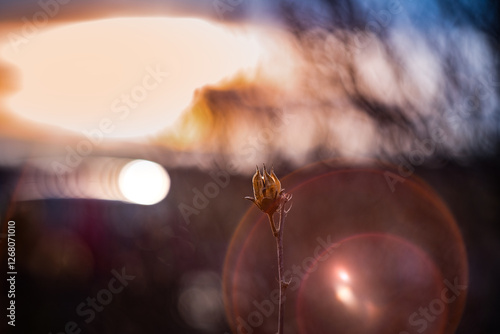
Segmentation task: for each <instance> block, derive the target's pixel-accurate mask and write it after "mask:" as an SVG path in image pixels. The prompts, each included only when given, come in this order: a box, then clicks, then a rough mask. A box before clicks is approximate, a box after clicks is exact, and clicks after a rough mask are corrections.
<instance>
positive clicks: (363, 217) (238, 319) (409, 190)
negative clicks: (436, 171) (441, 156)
mask: <svg viewBox="0 0 500 334" xmlns="http://www.w3.org/2000/svg"><path fill="white" fill-rule="evenodd" d="M332 166H334V167H332ZM387 172H391V173H393V172H394V169H391V167H390V166H386V169H382V168H380V167H377V168H373V167H365V166H361V167H352V165H349V168H346V167H345V164H342V163H338V164H336V165H335V164H328V165H326V164H323V163H318V164H315V165H312V166H309V167H307V168H306V169H304V170H301V171H297V172H295V173H293V174H291V175H289V176H287V177H285V178H283V179H282V184H283V187H284V188H286V189H287V192H288V193H291V194H293V200H292V201H293V207H292V210H291V211H290V213H289V214H288V215H287V218H286V222H285V231H284V253H285V254H284V259H285V268H284V269H285V273H284V275H285V277H284V278H285V280H290V285H289V286H288V288H287V295H286V307H285V314H284V317H285V320H284V321H285V327H286V328H289V329H290V330H291V331H294V332H296V333H301V334H302V333H336V332H342V333H356V334H359V333H365V334H375V333H389V332H391V333H392V332H394V333H400V332H402V333H404V332H405V331H406V332H410V333H413V332H418V331H421V332H423V333H427V334H430V333H432V334H444V333H446V334H451V333H453V332H454V331H455V330H456V328H457V325H458V323H459V321H460V317H461V314H462V312H463V308H464V305H465V299H466V291H465V290H461V291H460V294H459V295H457V296H453V297H454V298H452V296H451V295H450V291H447V292H446V293H444V296H445V297H446V298H447V300H451V299H453V301H452V302H450V303H447V302H446V301H443V300H442V299H441V296H442V294H441V293H442V291H443V290H442V289H444V285H446V284H454V283H455V282H456V284H459V285H460V286H466V285H467V280H468V268H467V261H466V253H465V247H464V244H463V240H462V238H461V235H460V232H459V229H458V227H457V225H456V223H455V221H454V219H453V216H452V215H451V214H450V212H449V210H448V208H447V207H446V206H445V204H444V203H443V202H442V201H441V199H440V198H439V197H438V196H437V195H436V194H435V193H434V191H433V190H432V189H431V188H430V187H429V186H428V185H426V184H425V183H424V182H423V181H421V180H419V179H417V178H414V177H412V178H406V179H405V180H404V182H400V183H398V185H397V188H396V189H395V191H392V188H391V187H390V186H389V185H388V183H387V180H386V177H385V175H386V174H385V173H387ZM396 173H397V170H396ZM275 248H276V246H275V242H274V238H273V236H272V233H271V231H270V228H269V222H268V221H267V218H266V216H265V215H263V214H262V213H261V212H260V211H258V210H256V209H255V208H253V207H251V208H250V209H249V211H248V212H247V214H246V215H245V216H244V217H243V219H242V221H241V222H240V224H239V226H238V228H237V230H236V231H235V233H234V235H233V239H232V241H231V244H230V247H229V249H228V252H227V256H226V260H225V265H224V298H225V305H226V312H227V317H228V319H229V322H230V324H231V327H232V330H233V333H243V332H245V331H246V332H249V333H250V332H253V333H272V332H275V331H276V321H277V316H278V301H277V298H276V296H277V293H278V292H279V289H278V283H277V281H276V279H277V271H276V261H277V260H276V249H275ZM450 282H451V283H450ZM443 303H444V304H443ZM421 307H422V310H421V309H420V308H421ZM425 309H428V310H429V312H431V314H429V315H427V314H423V315H422V314H421V313H420V312H426V311H425ZM414 312H416V313H415V314H413V313H414ZM426 316H428V318H429V319H432V321H430V320H428V319H427V318H426ZM410 317H411V318H410ZM332 319H335V321H332ZM409 321H411V322H409ZM424 321H427V323H425V326H426V328H425V329H424ZM363 324H365V325H363ZM351 329H352V330H351Z"/></svg>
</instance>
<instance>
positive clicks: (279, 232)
mask: <svg viewBox="0 0 500 334" xmlns="http://www.w3.org/2000/svg"><path fill="white" fill-rule="evenodd" d="M290 197H291V196H290V195H288V194H283V196H282V197H281V204H280V208H279V225H278V226H276V225H275V223H274V218H273V215H272V214H270V215H268V217H269V222H270V223H271V228H272V230H273V234H274V237H275V239H276V248H277V255H278V280H279V284H280V296H279V306H278V333H277V334H283V323H284V314H285V295H286V289H287V288H288V285H289V284H290V282H286V281H285V278H284V271H285V266H284V261H283V227H284V223H285V217H286V214H287V213H288V210H286V209H285V204H286V202H288V201H289V200H290Z"/></svg>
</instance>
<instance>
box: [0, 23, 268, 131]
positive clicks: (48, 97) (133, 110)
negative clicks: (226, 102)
mask: <svg viewBox="0 0 500 334" xmlns="http://www.w3.org/2000/svg"><path fill="white" fill-rule="evenodd" d="M259 54H260V48H259V46H258V45H257V43H256V42H255V40H254V39H253V38H251V37H248V36H243V35H236V34H235V33H232V32H230V31H228V30H227V29H223V28H221V27H219V26H216V25H213V24H211V23H209V22H207V21H203V20H200V19H188V18H114V19H105V20H97V21H88V22H80V23H73V24H68V25H64V26H58V27H56V28H51V29H46V30H43V31H40V32H39V33H38V34H37V35H36V36H35V37H33V38H31V39H29V40H27V41H26V42H25V43H23V44H19V45H12V44H5V46H4V47H3V48H2V49H1V56H2V58H4V59H6V60H7V61H8V62H10V63H12V64H13V65H14V66H15V67H16V69H17V70H18V71H19V73H20V78H21V83H20V86H21V88H20V90H19V91H18V92H16V93H14V94H13V95H11V96H10V98H9V99H8V100H7V105H8V107H9V108H10V110H12V111H14V112H15V113H17V114H19V115H21V116H23V117H26V118H28V119H31V120H34V121H38V122H42V123H46V124H50V125H56V126H59V127H62V128H65V129H69V130H73V131H77V132H80V133H81V132H84V133H87V134H89V135H91V134H96V131H100V133H102V134H103V136H104V137H107V138H109V137H138V136H145V135H151V134H154V133H157V132H158V131H160V130H163V129H165V128H166V127H168V126H170V125H172V124H173V122H174V121H175V120H176V119H177V118H178V117H179V115H180V114H181V113H182V111H183V110H184V109H185V108H186V107H187V106H188V105H189V103H190V102H191V100H192V98H193V93H194V91H195V90H196V89H197V88H199V87H202V86H204V85H207V84H214V83H217V82H218V81H220V80H221V79H224V78H226V77H228V76H232V75H234V74H235V73H237V72H238V71H240V70H244V69H247V68H253V67H255V66H256V65H257V62H258V59H259ZM96 136H97V135H96Z"/></svg>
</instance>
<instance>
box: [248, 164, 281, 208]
mask: <svg viewBox="0 0 500 334" xmlns="http://www.w3.org/2000/svg"><path fill="white" fill-rule="evenodd" d="M255 169H256V171H255V174H254V176H253V178H252V185H253V196H254V197H253V198H252V197H245V198H246V199H248V200H250V201H252V202H254V203H255V205H257V207H258V208H259V209H260V210H261V211H263V212H265V213H267V214H268V215H272V214H273V213H274V212H276V210H278V208H279V205H280V196H281V194H282V193H283V189H281V183H280V181H279V180H278V177H277V176H276V174H274V170H273V169H272V168H271V174H269V173H268V172H267V170H266V166H265V165H264V168H263V171H262V174H261V173H260V171H259V168H258V167H257V166H256V168H255Z"/></svg>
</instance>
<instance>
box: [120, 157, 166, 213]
mask: <svg viewBox="0 0 500 334" xmlns="http://www.w3.org/2000/svg"><path fill="white" fill-rule="evenodd" d="M118 184H119V187H120V190H121V192H122V194H123V195H124V196H125V198H126V199H127V200H129V201H130V202H133V203H137V204H143V205H152V204H156V203H158V202H160V201H161V200H163V199H164V198H165V196H167V193H168V191H169V189H170V177H169V176H168V174H167V172H166V171H165V169H164V168H163V167H162V166H160V165H159V164H157V163H154V162H152V161H147V160H134V161H131V162H129V163H128V164H126V165H125V166H124V167H123V168H122V170H121V171H120V176H119V178H118Z"/></svg>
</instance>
